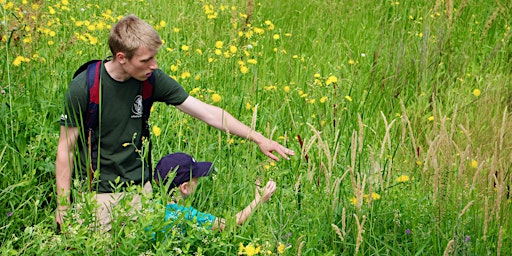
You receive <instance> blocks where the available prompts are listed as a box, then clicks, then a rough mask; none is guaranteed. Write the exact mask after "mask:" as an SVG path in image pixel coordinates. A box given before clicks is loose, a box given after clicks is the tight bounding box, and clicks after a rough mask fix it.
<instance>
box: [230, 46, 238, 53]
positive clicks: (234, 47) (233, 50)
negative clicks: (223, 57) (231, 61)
mask: <svg viewBox="0 0 512 256" xmlns="http://www.w3.org/2000/svg"><path fill="white" fill-rule="evenodd" d="M229 51H230V52H231V53H236V52H237V51H238V49H237V48H236V46H234V45H230V46H229Z"/></svg>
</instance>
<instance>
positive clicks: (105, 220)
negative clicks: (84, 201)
mask: <svg viewBox="0 0 512 256" xmlns="http://www.w3.org/2000/svg"><path fill="white" fill-rule="evenodd" d="M142 192H143V193H144V194H150V193H152V192H153V188H152V187H151V182H146V183H145V184H144V187H143V190H142ZM124 196H125V193H101V194H96V195H95V196H94V198H93V199H94V200H95V201H96V203H97V204H98V209H97V211H96V221H97V223H98V224H99V228H100V229H101V230H102V231H109V230H110V229H111V228H112V225H111V224H110V223H111V222H112V209H113V208H114V207H115V206H117V205H118V204H119V202H120V201H121V200H122V199H123V198H124ZM130 206H131V207H132V212H131V214H133V213H134V212H135V211H138V210H141V208H142V204H141V195H138V194H135V195H134V196H133V199H132V201H131V202H130ZM135 219H136V218H135V217H134V218H133V220H135Z"/></svg>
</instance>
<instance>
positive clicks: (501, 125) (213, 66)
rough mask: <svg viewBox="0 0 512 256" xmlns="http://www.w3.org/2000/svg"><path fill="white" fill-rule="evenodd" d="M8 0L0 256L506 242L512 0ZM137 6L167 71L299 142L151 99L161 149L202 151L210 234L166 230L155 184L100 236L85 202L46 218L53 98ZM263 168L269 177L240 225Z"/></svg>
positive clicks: (4, 0)
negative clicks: (277, 150) (134, 213)
mask: <svg viewBox="0 0 512 256" xmlns="http://www.w3.org/2000/svg"><path fill="white" fill-rule="evenodd" d="M0 4H1V8H0V12H1V14H2V18H1V26H0V27H1V32H0V36H1V38H0V41H1V44H0V53H1V56H0V60H1V62H0V66H1V70H0V83H1V84H0V89H1V94H0V101H1V102H0V109H1V111H0V115H1V119H0V120H1V125H0V141H1V143H0V205H1V207H0V244H1V245H0V254H2V255H55V254H58V255H511V254H512V220H511V217H512V205H511V203H512V198H511V196H512V191H511V190H512V175H511V169H512V140H511V139H510V136H512V120H511V119H512V117H511V113H510V111H511V110H510V109H509V108H510V107H511V106H512V62H511V59H512V39H511V37H512V2H511V1H508V0H495V1H476V0H437V1H423V0H410V1H390V0H360V1H342V0H323V1H320V0H294V1H289V0H284V1H270V0H261V1H258V0H256V1H254V0H245V1H233V0H218V1H211V0H194V1H184V0H178V1H164V0H125V1H98V0H90V1H86V2H84V1H71V0H47V1H28V0H15V1H9V0H0ZM130 13H133V14H135V15H137V16H139V17H141V18H142V19H144V20H146V21H147V22H149V23H150V24H152V25H153V26H154V27H155V28H156V30H157V31H158V32H159V34H160V35H161V37H162V39H163V40H164V45H163V47H162V48H161V50H160V52H159V54H158V55H157V60H158V63H159V67H160V69H162V70H163V71H165V72H166V73H167V74H169V75H170V76H172V77H173V78H175V79H176V80H177V81H178V82H179V83H180V84H182V86H183V87H184V88H185V89H186V90H187V91H189V92H190V94H191V95H193V96H194V97H197V98H199V99H201V100H204V101H205V102H208V103H211V104H214V105H217V106H220V107H222V108H224V109H226V110H228V111H229V112H230V113H231V114H233V115H234V116H235V117H237V118H238V119H240V120H241V121H243V122H244V123H246V124H248V125H251V127H254V128H255V129H256V130H258V131H260V132H261V133H263V134H264V135H266V136H268V137H270V138H273V139H274V140H277V141H279V142H280V143H282V144H283V145H286V146H287V147H289V148H291V149H293V150H294V151H295V153H296V154H295V156H294V157H292V158H291V159H290V160H288V161H287V160H281V161H272V160H270V159H269V158H267V157H266V156H264V155H263V154H262V153H261V151H260V150H259V148H258V147H257V145H256V144H254V143H252V142H250V141H246V140H244V139H241V138H239V137H235V136H231V135H230V134H227V133H224V132H220V131H218V130H215V129H214V128H211V127H209V126H207V125H206V124H204V123H201V122H199V121H197V120H194V119H193V118H191V117H189V116H187V115H184V114H182V113H180V112H179V111H177V110H176V109H175V108H173V107H170V106H166V105H164V104H161V103H159V104H156V105H154V109H153V112H152V117H151V119H150V122H151V125H152V133H153V134H152V142H153V158H152V161H153V163H156V161H158V159H159V158H160V157H162V156H164V155H166V154H168V153H171V152H178V151H182V152H187V153H190V154H192V155H193V156H194V157H195V158H196V159H198V160H199V161H213V162H214V164H215V166H216V170H217V171H216V173H215V174H214V175H213V176H212V177H209V178H204V179H202V180H201V182H200V185H199V188H198V191H197V192H196V194H195V195H194V196H193V197H192V198H190V200H189V202H188V203H190V204H191V205H193V206H194V207H196V208H198V209H200V210H202V211H204V212H209V213H212V214H214V215H217V216H222V217H225V218H227V220H228V224H231V225H230V227H229V228H228V229H227V230H225V231H224V232H222V233H220V232H212V231H209V230H202V229H195V228H191V229H190V231H188V232H187V234H182V233H180V232H177V231H175V230H172V231H169V232H168V233H166V234H162V233H161V232H160V233H159V232H158V230H162V229H164V228H165V227H166V225H167V224H168V223H165V222H163V221H157V220H161V219H162V214H163V206H162V205H161V204H158V203H155V202H157V201H160V200H165V198H166V195H165V193H163V191H165V188H164V187H158V186H155V187H154V190H155V192H154V194H153V195H152V196H150V197H148V198H144V199H143V203H144V209H143V211H142V212H141V213H138V218H137V221H131V219H130V217H129V216H128V214H127V212H128V211H129V210H130V209H129V207H128V206H127V204H124V203H123V204H121V205H120V206H119V209H117V210H116V215H117V218H116V221H115V223H114V224H113V228H112V230H111V231H110V232H108V233H102V232H99V231H97V230H94V229H92V228H91V227H90V226H89V225H86V224H87V223H88V221H93V220H91V219H90V217H89V216H90V211H91V209H89V208H85V209H82V210H81V211H78V210H77V211H76V212H73V214H74V215H73V216H74V217H73V218H71V219H69V220H68V221H67V222H66V224H67V225H66V228H64V229H63V230H62V231H58V230H57V229H56V225H55V207H56V196H55V193H56V192H55V157H56V147H57V142H58V136H59V119H60V115H61V114H62V110H63V101H64V93H65V91H66V89H67V87H68V84H69V81H70V80H71V77H72V75H73V73H74V71H75V70H76V68H78V67H79V66H80V65H81V64H82V63H84V62H86V61H87V60H89V59H101V58H105V57H107V56H108V55H109V49H108V45H107V39H108V34H109V29H110V28H111V26H112V25H113V24H114V23H115V22H116V21H117V20H118V19H120V18H121V17H122V16H124V15H126V14H130ZM507 138H508V139H507ZM141 152H142V153H144V152H145V151H144V150H142V151H141ZM259 177H260V178H262V179H263V180H268V179H273V180H275V181H276V182H277V184H278V189H277V191H276V193H275V194H274V196H273V197H272V199H271V200H270V201H269V202H268V203H266V204H265V205H262V206H261V207H260V208H259V209H258V211H257V212H256V213H255V214H254V215H253V216H252V217H251V218H250V219H249V221H248V222H247V223H246V224H244V225H243V226H241V227H238V228H237V227H235V224H234V215H235V214H236V213H237V212H238V211H239V210H241V209H242V208H243V207H244V206H245V205H247V204H248V203H249V202H250V201H251V200H252V198H253V195H254V189H255V184H254V181H255V180H256V179H257V178H259ZM136 192H137V188H136V187H132V188H130V191H129V192H128V195H129V196H128V198H130V196H131V195H133V193H136ZM78 218H81V219H83V220H85V224H82V225H80V224H79V223H78V222H77V219H78ZM188 225H193V223H188Z"/></svg>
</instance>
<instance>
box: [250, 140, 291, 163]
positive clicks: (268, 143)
mask: <svg viewBox="0 0 512 256" xmlns="http://www.w3.org/2000/svg"><path fill="white" fill-rule="evenodd" d="M258 146H259V147H260V150H261V152H263V154H265V155H266V156H268V157H270V158H272V159H273V160H275V161H279V158H278V157H277V156H276V155H274V154H273V152H277V153H278V154H279V155H281V156H282V157H283V158H284V159H286V160H290V157H289V156H293V155H295V152H293V150H291V149H288V148H285V147H284V146H282V145H281V144H279V143H277V142H275V141H273V140H263V141H261V142H259V143H258Z"/></svg>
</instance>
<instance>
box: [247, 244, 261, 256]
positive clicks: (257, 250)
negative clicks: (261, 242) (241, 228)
mask: <svg viewBox="0 0 512 256" xmlns="http://www.w3.org/2000/svg"><path fill="white" fill-rule="evenodd" d="M260 250H261V247H260V246H258V247H254V245H252V244H248V245H247V246H246V247H245V248H244V251H245V254H246V255H248V256H252V255H256V254H258V253H260Z"/></svg>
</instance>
